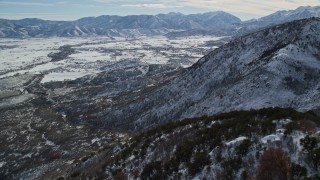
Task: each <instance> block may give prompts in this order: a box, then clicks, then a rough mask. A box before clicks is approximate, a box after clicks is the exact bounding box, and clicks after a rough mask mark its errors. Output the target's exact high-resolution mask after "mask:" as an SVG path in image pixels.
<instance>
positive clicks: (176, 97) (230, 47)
mask: <svg viewBox="0 0 320 180" xmlns="http://www.w3.org/2000/svg"><path fill="white" fill-rule="evenodd" d="M319 42H320V20H319V19H317V18H311V19H304V20H298V21H293V22H290V23H285V24H281V25H277V26H274V27H271V28H267V29H264V30H261V31H258V32H255V33H252V34H248V35H246V36H242V37H239V38H236V39H234V40H232V41H231V42H230V43H228V44H226V45H224V46H222V47H220V48H219V49H216V50H214V51H213V52H211V53H209V54H208V55H206V56H204V57H203V58H201V59H200V60H199V61H198V62H197V63H196V64H195V65H193V66H192V67H190V68H188V69H185V70H182V71H181V72H180V73H178V74H177V75H175V76H176V77H175V78H174V79H173V80H171V81H167V82H165V83H164V84H162V85H159V86H158V87H155V88H153V90H149V91H143V90H141V92H140V93H139V92H137V93H135V94H132V95H131V96H134V97H135V98H129V99H126V97H118V98H115V101H116V102H118V103H114V104H113V106H111V107H109V108H107V109H104V110H101V109H99V107H91V108H92V109H97V110H96V111H94V110H93V111H92V114H90V113H89V114H87V118H82V122H91V123H92V122H95V123H98V124H100V125H102V126H105V127H110V126H111V127H126V128H137V129H140V128H146V127H150V126H154V125H158V124H162V123H166V122H168V121H172V120H179V119H184V118H191V117H198V116H203V115H213V114H216V113H219V112H227V111H232V110H246V109H252V108H254V109H257V108H264V107H274V106H277V107H293V108H296V109H298V110H302V111H304V110H310V109H317V108H319V107H320V95H319V90H320V84H319V81H318V80H319V79H320V60H319V59H320V57H319V54H320V46H319ZM60 106H61V109H62V108H64V109H63V110H62V111H65V112H66V114H67V117H68V116H70V118H71V117H72V118H71V120H72V119H73V120H76V119H77V118H75V116H74V115H75V114H74V113H75V112H74V110H73V109H71V108H65V107H64V106H63V104H62V105H60ZM77 106H79V105H77V103H76V101H75V102H74V106H72V107H73V108H74V107H77ZM98 109H99V111H98ZM74 118H75V119H74Z"/></svg>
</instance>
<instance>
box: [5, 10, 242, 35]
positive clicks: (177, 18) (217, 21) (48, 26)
mask: <svg viewBox="0 0 320 180" xmlns="http://www.w3.org/2000/svg"><path fill="white" fill-rule="evenodd" d="M240 22H241V20H240V19H239V18H237V17H235V16H233V15H231V14H228V13H225V12H222V11H218V12H209V13H204V14H192V15H183V14H180V13H169V14H159V15H130V16H124V17H122V16H109V15H103V16H99V17H86V18H82V19H79V20H76V21H46V20H41V19H22V20H5V19H2V20H0V27H1V29H0V36H2V37H7V38H21V37H22V38H23V37H50V36H60V37H74V36H98V35H103V36H111V37H113V36H139V35H149V36H151V35H163V34H166V33H168V32H172V31H181V30H190V29H216V28H222V27H224V28H227V27H231V26H232V25H233V24H235V23H240Z"/></svg>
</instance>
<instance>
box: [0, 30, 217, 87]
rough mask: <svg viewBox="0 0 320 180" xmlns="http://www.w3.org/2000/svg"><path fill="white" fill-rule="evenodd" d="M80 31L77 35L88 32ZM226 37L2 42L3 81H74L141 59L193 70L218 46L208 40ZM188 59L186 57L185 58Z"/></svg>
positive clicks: (106, 38)
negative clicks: (54, 56) (56, 56)
mask: <svg viewBox="0 0 320 180" xmlns="http://www.w3.org/2000/svg"><path fill="white" fill-rule="evenodd" d="M75 28H76V31H77V33H80V34H83V33H84V32H82V31H80V30H79V29H77V27H75ZM221 38H223V37H215V36H192V37H188V38H180V39H179V38H178V39H174V40H171V39H167V38H166V37H164V36H155V37H144V36H142V37H139V38H123V37H117V38H110V37H78V38H61V37H54V38H31V39H5V38H4V39H0V46H1V45H3V46H8V47H9V48H3V49H1V53H0V78H4V77H10V76H14V75H16V74H44V79H43V80H42V81H41V82H42V83H46V82H50V81H64V80H74V79H77V78H80V77H83V76H86V75H91V74H96V73H99V72H101V70H100V67H101V64H106V63H109V64H113V63H116V62H118V61H122V60H137V61H141V62H144V63H147V64H167V63H168V62H169V60H171V59H177V57H179V58H178V59H182V61H181V66H182V67H189V66H190V65H192V64H193V63H194V62H196V61H197V60H198V59H199V58H200V57H202V56H203V55H204V54H205V52H207V51H210V50H212V49H214V48H216V47H208V46H205V44H206V42H207V41H217V40H220V39H221ZM64 45H71V46H72V48H73V49H75V51H76V52H75V53H74V54H71V55H69V56H68V57H67V58H66V59H64V60H61V61H58V62H51V58H50V57H48V54H50V53H57V52H59V51H60V50H59V47H61V46H64ZM183 57H185V58H183Z"/></svg>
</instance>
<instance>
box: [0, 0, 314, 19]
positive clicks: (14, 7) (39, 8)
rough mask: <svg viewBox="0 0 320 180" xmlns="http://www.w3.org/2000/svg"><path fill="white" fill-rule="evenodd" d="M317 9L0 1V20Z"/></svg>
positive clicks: (290, 4)
mask: <svg viewBox="0 0 320 180" xmlns="http://www.w3.org/2000/svg"><path fill="white" fill-rule="evenodd" d="M308 5H309V6H319V5H320V0H157V1H156V0H137V1H136V0H56V1H54V0H0V18H6V19H22V18H27V17H28V18H41V19H49V20H75V19H79V18H81V17H87V16H99V15H121V16H124V15H137V14H159V13H169V12H181V13H184V14H194V13H204V12H208V11H217V10H222V11H225V12H229V13H231V14H233V15H236V16H238V17H239V18H241V19H242V20H248V19H252V18H259V17H261V16H265V15H268V14H271V13H273V12H275V11H278V10H289V9H296V8H297V7H299V6H308Z"/></svg>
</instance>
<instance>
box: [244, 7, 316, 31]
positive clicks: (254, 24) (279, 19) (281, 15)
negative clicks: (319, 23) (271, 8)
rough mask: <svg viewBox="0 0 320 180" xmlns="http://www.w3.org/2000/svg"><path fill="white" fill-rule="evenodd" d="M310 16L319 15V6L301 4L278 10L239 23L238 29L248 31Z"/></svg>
mask: <svg viewBox="0 0 320 180" xmlns="http://www.w3.org/2000/svg"><path fill="white" fill-rule="evenodd" d="M310 17H320V6H301V7H299V8H297V9H295V10H288V11H278V12H275V13H272V14H270V15H268V16H264V17H261V18H259V19H253V20H249V21H245V22H243V23H242V25H241V26H242V28H241V29H240V30H238V31H240V32H241V31H249V30H254V29H258V28H262V27H267V26H270V25H275V24H280V23H284V22H289V21H293V20H299V19H305V18H310Z"/></svg>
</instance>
